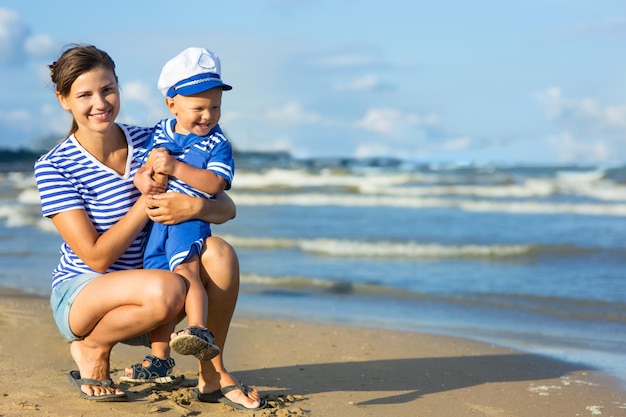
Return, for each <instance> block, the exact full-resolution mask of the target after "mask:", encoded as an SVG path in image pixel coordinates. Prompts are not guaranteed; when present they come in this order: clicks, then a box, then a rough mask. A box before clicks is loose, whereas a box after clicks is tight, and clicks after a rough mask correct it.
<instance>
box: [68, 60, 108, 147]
mask: <svg viewBox="0 0 626 417" xmlns="http://www.w3.org/2000/svg"><path fill="white" fill-rule="evenodd" d="M57 98H58V99H59V102H60V103H61V106H62V107H63V108H64V109H65V110H67V111H70V112H71V113H72V115H73V116H74V120H76V124H77V125H78V130H77V131H76V133H77V134H78V135H90V134H93V133H100V134H104V133H106V131H107V130H108V129H109V128H110V127H111V126H113V125H114V122H115V119H116V118H117V115H118V114H119V112H120V94H119V89H118V86H117V82H116V81H115V74H114V73H113V71H111V70H109V69H106V68H104V67H97V68H94V69H92V70H90V71H87V72H84V73H83V74H81V75H80V76H79V77H78V78H76V80H75V81H74V83H73V84H72V88H71V89H70V93H69V94H68V95H67V96H62V95H60V94H59V93H58V92H57Z"/></svg>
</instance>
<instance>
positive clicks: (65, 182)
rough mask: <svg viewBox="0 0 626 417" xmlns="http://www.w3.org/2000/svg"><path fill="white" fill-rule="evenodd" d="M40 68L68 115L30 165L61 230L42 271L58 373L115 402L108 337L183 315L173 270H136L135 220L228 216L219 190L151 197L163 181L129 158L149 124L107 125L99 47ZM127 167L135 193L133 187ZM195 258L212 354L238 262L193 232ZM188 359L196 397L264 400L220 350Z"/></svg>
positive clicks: (235, 402)
mask: <svg viewBox="0 0 626 417" xmlns="http://www.w3.org/2000/svg"><path fill="white" fill-rule="evenodd" d="M50 71H51V79H52V82H53V83H54V85H55V87H56V97H57V99H58V100H59V103H60V104H61V106H62V107H63V108H64V109H65V110H67V111H68V112H70V113H71V114H72V118H73V120H72V127H71V130H70V132H69V134H68V137H67V138H65V139H64V140H62V141H61V142H60V143H59V144H57V145H56V146H55V147H54V148H53V149H52V150H51V151H50V152H48V153H47V154H46V155H44V156H42V157H41V158H40V159H39V160H38V161H37V162H36V164H35V177H36V180H37V186H38V188H39V193H40V197H41V204H42V211H43V214H44V216H47V217H49V218H51V219H52V222H53V223H54V225H55V227H56V228H57V230H58V231H59V233H60V235H61V237H62V238H63V244H62V247H61V254H62V256H61V261H60V263H59V265H58V266H57V268H56V269H55V270H54V273H53V282H52V295H51V305H52V309H53V314H54V317H55V321H56V323H57V325H58V327H59V329H60V330H61V332H62V334H63V335H64V336H65V337H66V338H67V339H68V340H70V341H71V347H70V352H71V354H72V357H73V359H74V361H75V362H76V365H77V366H78V370H77V371H72V372H71V373H70V374H69V377H70V381H71V382H72V383H73V384H74V385H75V386H76V387H77V388H78V389H79V391H80V394H81V396H82V397H83V398H86V399H90V400H96V401H124V400H125V399H126V394H125V393H124V392H123V391H122V390H120V389H119V388H118V387H116V386H115V385H114V384H113V383H112V381H111V379H110V369H109V366H110V365H109V359H110V354H111V350H112V348H113V346H115V345H116V344H117V343H119V342H122V341H127V340H129V339H133V338H138V337H141V336H142V335H145V334H148V335H149V339H150V341H168V340H169V338H170V335H171V333H172V332H173V331H174V328H175V326H176V324H177V323H178V322H179V321H180V320H181V319H182V317H183V315H184V300H185V295H186V291H187V288H186V286H185V283H184V281H183V280H182V278H181V277H180V276H178V275H176V274H174V273H171V272H169V271H164V270H143V269H141V259H142V254H143V253H142V252H143V240H144V238H145V235H146V225H147V224H148V223H149V220H154V221H157V222H161V223H164V224H175V223H178V222H181V221H184V220H187V219H190V218H199V219H202V220H204V221H207V222H211V223H223V222H225V221H227V220H229V219H230V218H233V217H234V215H235V209H234V204H233V203H232V201H231V200H230V199H229V198H228V196H226V195H224V194H222V195H221V197H219V198H218V199H216V200H211V201H208V200H205V199H200V198H192V197H187V196H184V195H182V194H176V193H166V194H160V193H162V192H163V191H164V190H163V189H162V188H161V186H159V185H158V184H157V183H156V182H154V181H153V180H152V179H151V174H152V172H151V171H150V170H149V169H140V167H139V164H138V163H137V162H135V160H134V156H135V154H136V153H137V152H138V150H139V149H141V147H142V146H144V145H145V142H146V141H147V140H148V139H149V138H150V133H151V130H150V129H146V128H140V127H136V126H128V125H122V124H117V123H115V119H116V117H117V115H118V114H119V111H120V94H119V88H118V79H117V75H116V73H115V64H114V62H113V60H112V59H111V58H110V57H109V55H108V54H107V53H106V52H104V51H101V50H99V49H97V48H96V47H94V46H86V45H73V46H71V47H70V48H69V49H67V50H65V51H64V52H63V53H62V54H61V56H60V57H59V59H58V60H57V61H56V62H54V63H53V64H52V65H50ZM135 175H137V176H138V180H137V181H136V183H137V187H138V188H139V189H140V190H141V191H142V192H143V193H142V192H140V191H139V190H137V188H135V187H134V185H133V177H134V176H135ZM201 259H202V265H203V268H202V280H203V283H204V285H205V288H206V290H207V294H208V298H209V306H210V307H209V312H208V323H207V327H208V328H210V329H211V330H212V331H213V332H214V334H215V343H216V344H217V345H218V346H219V347H220V349H221V350H222V352H223V350H224V343H225V340H226V335H227V332H228V327H229V325H230V320H231V317H232V314H233V312H234V308H235V303H236V300H237V294H238V290H239V270H238V268H239V267H238V260H237V256H236V254H235V252H234V250H233V249H232V247H231V246H230V245H228V244H227V243H226V242H224V241H223V240H221V239H219V238H216V237H212V238H208V239H207V240H206V241H205V245H204V248H203V252H202V255H201ZM199 368H200V375H199V379H198V387H197V389H196V390H195V391H194V392H195V397H196V398H197V399H199V400H200V401H211V402H214V401H215V402H217V401H220V402H225V403H227V404H230V405H231V406H233V407H236V408H240V407H243V408H245V409H257V408H259V407H262V406H264V402H263V401H262V400H261V399H260V397H259V394H258V392H257V391H256V390H254V389H251V388H248V387H246V386H243V385H241V384H239V383H238V382H237V380H236V379H235V378H234V377H233V376H232V375H231V374H230V373H229V372H228V371H227V370H226V369H225V367H224V364H223V361H222V355H221V354H220V355H218V356H216V357H215V358H213V359H212V360H211V361H205V362H200V364H199Z"/></svg>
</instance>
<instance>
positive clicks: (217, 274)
mask: <svg viewBox="0 0 626 417" xmlns="http://www.w3.org/2000/svg"><path fill="white" fill-rule="evenodd" d="M201 263H202V267H201V268H200V277H201V278H202V281H203V283H204V285H205V288H206V292H207V295H208V306H209V307H208V317H207V328H208V329H210V330H211V331H212V332H213V333H214V334H215V344H217V345H218V346H219V347H220V349H221V351H222V353H220V354H219V355H217V356H216V357H215V358H213V359H212V360H211V361H205V362H200V365H199V366H200V375H199V378H198V390H199V391H200V392H201V393H209V392H213V391H216V390H218V389H220V388H223V387H226V386H229V385H237V384H239V381H237V379H236V378H235V377H234V376H233V375H231V374H230V373H229V372H228V371H227V370H226V367H225V366H224V361H223V359H222V354H223V352H224V348H225V344H226V336H227V335H228V329H229V327H230V321H231V319H232V317H233V313H234V312H235V306H236V304H237V297H238V295H239V260H238V258H237V254H236V252H235V250H234V249H233V247H232V246H230V245H229V244H228V243H226V242H225V241H224V240H222V239H220V238H218V237H210V238H208V239H206V241H205V245H204V248H203V251H202V256H201ZM228 398H229V399H230V400H231V401H234V402H236V403H239V404H242V405H243V406H245V407H248V408H256V407H258V406H259V405H260V402H259V394H258V392H257V391H256V390H254V389H252V388H251V389H250V390H249V391H248V396H246V395H245V394H244V393H243V392H242V391H240V390H235V391H231V392H229V393H228Z"/></svg>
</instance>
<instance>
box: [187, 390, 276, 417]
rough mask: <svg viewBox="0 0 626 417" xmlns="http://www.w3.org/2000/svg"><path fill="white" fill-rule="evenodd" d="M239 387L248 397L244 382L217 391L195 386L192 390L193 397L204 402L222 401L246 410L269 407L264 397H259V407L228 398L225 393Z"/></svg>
mask: <svg viewBox="0 0 626 417" xmlns="http://www.w3.org/2000/svg"><path fill="white" fill-rule="evenodd" d="M237 389H238V390H241V391H242V392H243V393H244V394H245V395H246V397H247V396H248V387H247V386H246V385H243V384H242V385H228V386H225V387H224V388H222V389H217V390H215V391H212V392H208V393H206V394H205V393H202V392H200V391H199V390H198V388H194V389H193V390H192V391H191V397H192V398H194V399H196V400H198V401H200V402H203V403H213V404H214V403H222V404H225V405H228V406H229V407H233V408H236V409H237V410H244V411H258V410H261V409H263V408H265V407H267V401H265V400H264V399H263V398H259V402H260V403H261V404H260V405H259V406H258V407H257V408H248V407H246V406H244V405H242V404H239V403H236V402H234V401H233V400H230V399H228V398H226V396H225V395H224V394H228V393H229V392H231V391H234V390H237Z"/></svg>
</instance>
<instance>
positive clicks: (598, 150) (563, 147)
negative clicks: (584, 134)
mask: <svg viewBox="0 0 626 417" xmlns="http://www.w3.org/2000/svg"><path fill="white" fill-rule="evenodd" d="M548 141H549V142H550V143H551V144H552V145H553V146H554V148H555V150H556V155H557V158H558V159H559V160H560V161H561V162H580V161H583V162H599V161H610V160H611V159H612V158H616V157H617V155H615V154H614V153H613V152H611V150H610V149H609V146H608V145H607V144H606V143H605V142H603V141H594V142H592V143H586V142H585V141H580V140H577V139H576V138H574V137H573V136H572V135H571V134H570V133H567V132H566V133H562V134H560V135H555V136H550V137H549V138H548Z"/></svg>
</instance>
